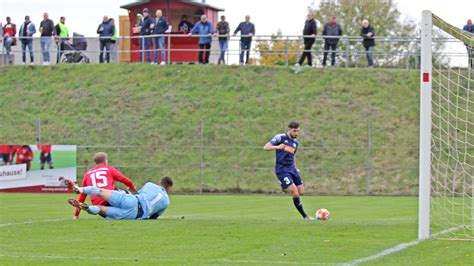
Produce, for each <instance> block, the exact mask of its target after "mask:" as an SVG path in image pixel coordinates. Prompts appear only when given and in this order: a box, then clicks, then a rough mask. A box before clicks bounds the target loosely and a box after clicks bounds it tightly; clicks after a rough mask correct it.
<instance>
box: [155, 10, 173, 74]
mask: <svg viewBox="0 0 474 266" xmlns="http://www.w3.org/2000/svg"><path fill="white" fill-rule="evenodd" d="M155 14H156V18H155V22H154V23H155V26H154V27H153V35H157V36H155V37H153V46H154V49H155V60H154V62H153V63H152V64H155V65H156V64H158V48H159V49H160V50H161V65H166V50H165V35H164V34H165V33H166V32H167V31H168V28H169V24H168V19H167V18H166V17H165V16H163V11H161V9H158V10H156V13H155Z"/></svg>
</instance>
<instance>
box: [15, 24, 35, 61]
mask: <svg viewBox="0 0 474 266" xmlns="http://www.w3.org/2000/svg"><path fill="white" fill-rule="evenodd" d="M35 33H36V27H35V24H34V23H33V22H31V20H30V16H25V22H24V23H23V24H21V27H20V32H19V37H20V41H21V55H22V62H23V65H24V64H26V48H28V50H29V52H30V64H32V65H34V64H35V58H34V56H33V35H34V34H35Z"/></svg>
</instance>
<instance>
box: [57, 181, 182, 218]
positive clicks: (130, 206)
mask: <svg viewBox="0 0 474 266" xmlns="http://www.w3.org/2000/svg"><path fill="white" fill-rule="evenodd" d="M64 183H65V184H66V185H67V186H69V187H71V188H72V189H73V190H74V192H76V193H77V194H79V193H84V194H86V195H91V196H98V197H100V198H102V199H103V200H105V201H107V202H109V204H110V206H102V205H92V206H89V205H87V204H85V203H80V202H78V201H77V200H75V199H70V200H68V202H69V204H71V205H72V206H73V207H75V208H81V209H82V210H85V211H87V212H88V213H89V214H93V215H97V214H100V215H101V216H103V217H105V218H106V219H110V220H119V219H123V220H135V219H137V220H143V219H157V218H158V217H159V216H162V215H163V213H164V212H165V210H166V208H168V205H169V203H170V200H169V197H168V193H169V192H170V190H171V188H172V187H173V180H172V179H171V177H169V176H165V177H163V178H161V179H160V182H159V184H158V185H157V184H154V183H151V182H148V183H146V184H145V185H144V186H143V187H142V188H141V189H140V190H139V191H138V193H137V194H136V195H132V194H126V193H123V192H119V191H115V190H108V189H100V188H98V187H94V186H89V187H79V186H78V185H77V184H76V183H74V181H72V180H70V179H66V180H65V182H64Z"/></svg>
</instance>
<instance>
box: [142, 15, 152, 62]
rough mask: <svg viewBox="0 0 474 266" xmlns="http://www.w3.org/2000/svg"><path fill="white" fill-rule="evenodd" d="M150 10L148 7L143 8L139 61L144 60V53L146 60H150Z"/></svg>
mask: <svg viewBox="0 0 474 266" xmlns="http://www.w3.org/2000/svg"><path fill="white" fill-rule="evenodd" d="M149 15H150V10H148V8H144V9H143V20H142V21H141V23H140V41H139V43H140V62H144V57H145V56H144V55H145V54H146V61H147V62H151V52H150V41H151V40H150V37H148V36H149V35H150V34H151V31H152V30H153V28H152V27H153V26H152V25H153V20H152V19H151V18H150V16H149Z"/></svg>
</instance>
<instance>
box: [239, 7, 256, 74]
mask: <svg viewBox="0 0 474 266" xmlns="http://www.w3.org/2000/svg"><path fill="white" fill-rule="evenodd" d="M239 31H240V36H241V37H240V64H241V65H243V64H244V53H245V51H247V57H246V58H245V64H248V63H249V56H250V46H251V44H252V36H254V35H255V25H253V23H251V22H250V16H249V15H247V16H245V21H244V22H241V23H240V24H239V26H238V27H237V29H235V31H234V36H235V35H236V34H237V33H238V32H239Z"/></svg>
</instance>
